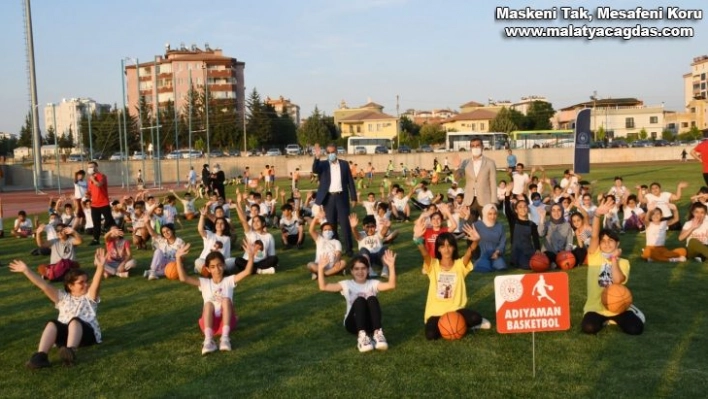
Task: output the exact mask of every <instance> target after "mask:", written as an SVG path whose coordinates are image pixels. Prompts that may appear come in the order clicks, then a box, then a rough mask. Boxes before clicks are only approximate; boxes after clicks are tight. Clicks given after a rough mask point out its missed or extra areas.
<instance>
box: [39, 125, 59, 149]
mask: <svg viewBox="0 0 708 399" xmlns="http://www.w3.org/2000/svg"><path fill="white" fill-rule="evenodd" d="M55 139H56V134H55V133H54V126H49V129H47V135H46V136H45V137H44V140H42V141H43V142H44V144H48V145H54V141H55Z"/></svg>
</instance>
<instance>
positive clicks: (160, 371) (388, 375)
mask: <svg viewBox="0 0 708 399" xmlns="http://www.w3.org/2000/svg"><path fill="white" fill-rule="evenodd" d="M548 174H549V176H554V177H560V175H561V174H562V173H561V170H558V169H556V170H549V171H548ZM615 175H622V176H624V178H625V183H626V185H627V187H630V188H632V191H634V189H633V187H634V186H635V185H637V184H649V183H650V182H652V181H659V182H661V183H662V184H663V186H664V188H665V189H667V190H669V191H674V190H675V188H676V183H678V181H680V180H686V181H688V182H689V183H690V187H689V188H688V190H686V193H684V196H683V198H682V200H681V201H680V203H679V209H680V210H681V211H682V218H683V216H684V215H685V210H686V208H687V205H688V202H689V200H688V197H689V196H690V195H692V194H694V193H695V192H696V191H697V190H698V188H699V187H700V185H702V177H701V174H700V167H699V166H698V165H697V164H696V163H689V164H680V163H675V164H660V165H648V164H642V165H637V166H617V165H615V166H606V167H598V168H595V170H594V171H593V173H591V174H590V175H589V176H587V177H585V178H587V179H588V180H597V183H596V184H595V192H596V193H597V192H599V191H601V190H606V189H607V188H609V187H610V185H611V184H612V178H613V176H615ZM500 178H501V175H500ZM279 183H280V184H282V186H286V185H287V182H286V181H281V182H279ZM305 187H306V188H307V187H313V186H312V185H309V186H308V185H305ZM447 188H448V187H447V185H444V186H443V185H441V186H437V187H435V188H434V190H435V191H443V190H447ZM368 191H369V190H366V191H364V193H366V192H368ZM373 191H378V188H376V190H373ZM356 211H357V212H358V213H359V214H360V216H361V215H363V213H364V211H363V209H362V208H361V207H359V208H357V209H356ZM416 216H417V214H416ZM42 219H43V220H44V219H46V216H45V215H42ZM502 220H503V217H502ZM9 222H11V219H10V218H9V217H8V218H7V221H6V224H8V223H9ZM393 228H396V229H400V230H401V231H402V236H401V237H399V239H398V240H397V241H396V242H395V243H394V245H393V249H394V250H395V251H396V252H397V253H398V259H397V270H398V288H397V289H396V290H395V291H393V292H384V293H382V294H381V295H380V296H379V298H380V300H381V304H382V308H383V314H384V330H385V332H386V336H387V338H388V341H389V345H390V349H389V350H388V351H387V352H375V353H365V354H360V353H359V352H358V351H357V349H356V338H355V337H354V336H353V335H349V334H348V333H347V332H346V331H345V330H344V328H343V326H342V318H343V315H344V310H345V303H344V299H343V297H341V296H340V295H333V294H328V293H323V292H319V290H318V289H317V285H316V283H315V282H313V281H311V280H310V274H309V273H308V272H306V270H305V268H304V265H305V263H306V262H307V261H309V260H311V259H314V244H313V243H312V241H311V240H310V239H309V237H308V238H307V241H306V245H305V248H304V249H302V250H299V251H298V250H295V249H292V250H288V251H284V250H282V248H281V247H282V246H281V244H280V243H279V242H278V244H277V249H278V256H279V257H280V259H281V261H280V269H279V271H278V273H277V274H275V275H264V276H258V275H256V276H253V277H251V278H248V279H246V280H244V281H243V282H242V283H241V284H240V285H239V286H238V288H237V289H236V292H235V297H234V299H235V304H236V308H237V312H238V314H239V316H240V322H239V327H238V329H237V330H236V331H235V333H232V344H233V346H234V350H233V351H232V352H228V353H215V354H211V355H209V356H206V357H202V356H201V352H200V350H201V343H202V340H203V336H202V334H201V332H200V330H199V328H198V325H197V323H196V321H197V319H198V318H199V315H200V312H201V306H202V299H201V295H200V293H199V291H198V290H197V289H195V288H192V287H190V286H187V285H185V284H180V283H179V282H174V281H169V280H165V279H160V280H158V281H150V282H149V281H147V280H146V279H143V278H142V277H140V276H141V275H142V270H144V269H145V268H147V267H148V266H149V262H150V257H151V255H152V253H151V252H150V251H134V252H135V253H137V258H138V268H137V269H138V270H134V271H133V272H132V273H133V276H132V277H131V278H130V279H128V280H123V279H118V278H111V279H109V280H106V281H105V282H104V283H103V285H102V291H101V299H102V302H101V304H100V306H99V321H100V324H101V327H102V329H103V337H104V342H103V343H102V344H101V345H97V346H93V347H89V348H85V349H81V350H80V351H79V352H78V363H77V364H76V365H75V366H74V367H72V368H65V367H63V366H61V365H60V364H59V362H58V357H57V354H56V351H53V352H52V353H50V360H52V361H53V362H55V365H54V366H53V367H52V368H50V369H46V370H40V371H31V370H29V369H26V368H25V366H24V364H25V362H26V361H27V360H28V359H29V357H30V355H31V354H32V353H33V352H35V351H36V347H37V344H38V341H39V337H40V334H41V331H42V329H43V327H44V325H45V323H46V321H47V320H49V319H51V318H54V317H55V316H56V310H55V309H54V308H53V306H52V304H51V303H50V301H49V300H48V299H47V298H46V297H45V296H44V295H43V294H42V293H41V292H40V291H39V290H38V289H37V288H35V287H34V286H33V285H32V284H31V283H30V282H29V281H28V280H27V279H26V278H24V277H23V276H21V275H17V274H13V273H10V272H9V270H8V268H7V267H2V268H0V298H2V299H0V367H1V370H2V373H3V377H2V378H1V379H0V396H2V397H30V396H31V397H80V398H84V397H108V398H114V397H126V398H128V397H130V398H133V397H143V398H162V397H221V398H224V397H293V398H295V397H298V398H299V397H421V396H429V397H471V396H477V395H479V396H483V397H495V398H496V397H499V398H512V397H543V398H546V397H549V398H550V397H558V398H567V397H629V398H649V397H679V398H697V397H703V395H705V391H706V389H707V388H708V382H707V381H708V360H707V359H706V352H705V351H706V348H708V338H707V336H708V334H707V333H708V312H707V311H706V310H705V308H703V304H702V300H703V299H704V297H705V294H704V293H705V286H706V283H707V282H708V267H706V265H704V264H701V263H698V262H696V261H688V262H685V263H682V264H668V263H666V264H664V263H646V262H644V261H642V260H641V259H640V258H639V253H640V251H641V248H642V247H643V246H644V236H643V235H636V234H630V233H628V234H626V235H624V236H622V243H621V247H622V249H623V251H624V256H625V257H628V258H629V259H630V262H631V264H632V273H631V277H630V280H629V283H628V285H629V287H630V289H631V290H632V292H633V295H634V299H635V301H634V302H635V304H636V305H637V306H638V307H639V308H640V309H642V310H643V311H644V313H645V314H646V317H647V323H646V328H645V330H644V334H643V335H641V336H636V337H633V336H628V335H625V334H623V333H622V332H621V331H619V329H618V328H617V327H608V328H605V329H604V330H603V331H601V332H600V333H599V334H598V335H596V336H589V335H585V334H582V333H581V332H580V330H579V327H578V326H579V323H580V320H581V318H582V306H583V304H584V298H585V277H586V269H585V268H576V269H573V270H571V271H569V272H568V275H569V277H570V293H571V294H570V295H571V298H570V302H571V311H572V316H571V323H572V327H571V329H570V330H569V331H565V332H550V333H538V334H536V364H537V372H536V378H535V379H534V378H532V346H531V344H532V340H531V334H513V335H501V334H498V333H496V331H495V329H492V330H485V331H479V332H475V333H472V334H468V335H467V336H466V337H464V338H463V339H461V340H459V341H442V340H441V341H435V342H428V341H426V339H425V337H424V334H423V309H424V305H425V297H426V292H427V288H428V281H427V277H426V276H423V275H421V273H420V265H421V260H420V256H419V254H418V252H417V250H415V248H414V246H413V244H412V242H411V240H410V238H411V235H412V223H398V224H396V223H394V225H393ZM276 233H277V232H276ZM177 234H178V236H180V237H182V238H184V239H185V240H186V241H188V242H191V243H192V244H193V249H192V251H191V253H190V256H189V259H188V262H187V263H188V264H191V263H192V261H193V259H194V257H196V256H197V255H198V254H199V252H200V250H201V248H202V243H201V239H200V238H199V237H198V234H197V231H196V221H191V222H188V223H186V224H185V228H184V229H182V230H178V231H177ZM237 234H239V236H242V231H241V229H240V228H238V229H237ZM274 235H275V234H274ZM676 237H677V232H671V233H670V234H669V239H668V243H667V246H669V247H671V246H679V245H681V244H680V243H678V241H677V238H676ZM276 238H277V237H276ZM276 241H279V240H276ZM32 248H33V243H32V242H31V240H18V239H13V238H4V239H2V240H0V254H1V261H2V263H3V264H4V265H7V263H8V262H9V260H11V259H13V258H19V259H23V260H25V261H26V262H28V264H30V265H31V266H33V267H34V266H36V265H37V264H39V263H40V261H45V259H43V258H39V257H33V256H30V255H29V253H30V251H31V249H32ZM78 254H79V260H80V261H81V263H82V264H83V265H89V264H90V261H91V259H92V254H93V248H92V247H88V246H86V247H80V248H79V249H78ZM87 269H89V271H90V272H93V266H92V265H91V266H90V267H87ZM508 273H519V271H516V270H512V271H509V272H508ZM522 273H523V272H522ZM495 276H496V275H495V274H477V273H472V274H470V276H469V277H468V279H467V287H468V294H469V301H468V306H469V307H471V308H473V309H476V310H478V311H480V312H481V313H482V315H483V316H485V317H487V318H488V319H490V320H491V321H492V323H493V325H494V326H495V327H496V323H495V317H494V288H493V280H494V277H495ZM339 278H341V277H338V278H335V280H336V279H339ZM702 293H703V294H702Z"/></svg>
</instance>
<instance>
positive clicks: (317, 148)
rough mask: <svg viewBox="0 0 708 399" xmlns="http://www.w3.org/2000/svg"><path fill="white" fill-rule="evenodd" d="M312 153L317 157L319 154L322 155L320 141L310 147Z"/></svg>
mask: <svg viewBox="0 0 708 399" xmlns="http://www.w3.org/2000/svg"><path fill="white" fill-rule="evenodd" d="M312 153H313V154H314V155H315V156H316V157H317V158H319V157H320V155H322V148H320V143H315V145H314V147H313V148H312Z"/></svg>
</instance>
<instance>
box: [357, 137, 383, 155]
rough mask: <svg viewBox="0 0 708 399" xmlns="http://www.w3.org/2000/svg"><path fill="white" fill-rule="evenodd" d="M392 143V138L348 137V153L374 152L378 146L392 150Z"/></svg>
mask: <svg viewBox="0 0 708 399" xmlns="http://www.w3.org/2000/svg"><path fill="white" fill-rule="evenodd" d="M392 145H393V140H392V139H385V138H373V137H358V136H351V137H349V138H348V139H347V154H373V153H374V151H375V150H376V147H378V146H384V147H386V149H387V150H389V151H391V146H392ZM364 151H366V152H364Z"/></svg>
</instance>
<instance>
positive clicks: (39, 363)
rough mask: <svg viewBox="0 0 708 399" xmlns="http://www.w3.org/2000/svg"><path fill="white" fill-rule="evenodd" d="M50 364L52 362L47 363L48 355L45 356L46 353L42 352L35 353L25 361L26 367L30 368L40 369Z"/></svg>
mask: <svg viewBox="0 0 708 399" xmlns="http://www.w3.org/2000/svg"><path fill="white" fill-rule="evenodd" d="M51 366H52V364H51V363H49V356H47V354H46V353H44V352H37V353H35V354H34V355H32V357H31V358H30V360H29V361H28V362H27V367H28V368H31V369H41V368H45V367H51Z"/></svg>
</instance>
